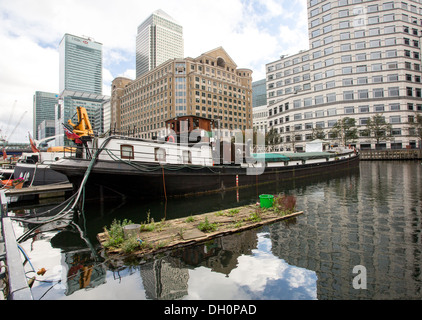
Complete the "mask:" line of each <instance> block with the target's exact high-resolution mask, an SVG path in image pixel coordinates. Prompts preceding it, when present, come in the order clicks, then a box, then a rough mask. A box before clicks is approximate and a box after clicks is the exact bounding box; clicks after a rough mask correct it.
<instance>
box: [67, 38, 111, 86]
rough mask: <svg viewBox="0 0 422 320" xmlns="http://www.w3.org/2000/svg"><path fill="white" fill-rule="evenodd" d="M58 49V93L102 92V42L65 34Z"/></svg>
mask: <svg viewBox="0 0 422 320" xmlns="http://www.w3.org/2000/svg"><path fill="white" fill-rule="evenodd" d="M59 51H60V83H59V89H60V93H62V92H63V91H64V90H71V91H79V92H89V93H93V94H102V81H103V79H102V78H103V77H102V75H103V73H102V72H103V71H102V59H103V58H102V44H101V43H98V42H96V41H93V40H92V39H91V38H85V37H78V36H74V35H71V34H65V35H64V37H63V39H62V41H61V42H60V46H59Z"/></svg>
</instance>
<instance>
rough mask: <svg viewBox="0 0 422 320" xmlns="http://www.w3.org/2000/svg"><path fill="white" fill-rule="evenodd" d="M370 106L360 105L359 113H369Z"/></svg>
mask: <svg viewBox="0 0 422 320" xmlns="http://www.w3.org/2000/svg"><path fill="white" fill-rule="evenodd" d="M368 112H369V106H359V113H368Z"/></svg>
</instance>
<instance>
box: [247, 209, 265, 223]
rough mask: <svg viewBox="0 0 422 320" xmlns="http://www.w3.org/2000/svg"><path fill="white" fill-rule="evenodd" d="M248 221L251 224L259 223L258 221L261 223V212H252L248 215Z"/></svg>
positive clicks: (257, 210)
mask: <svg viewBox="0 0 422 320" xmlns="http://www.w3.org/2000/svg"><path fill="white" fill-rule="evenodd" d="M248 220H250V221H252V222H259V221H261V220H262V218H261V211H260V210H259V209H256V210H255V211H254V212H252V213H251V214H250V215H249V219H248Z"/></svg>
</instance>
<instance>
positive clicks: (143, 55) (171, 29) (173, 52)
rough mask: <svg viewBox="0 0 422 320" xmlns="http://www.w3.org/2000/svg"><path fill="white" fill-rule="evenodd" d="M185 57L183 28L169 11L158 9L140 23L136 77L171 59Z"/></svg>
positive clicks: (137, 38) (137, 39)
mask: <svg viewBox="0 0 422 320" xmlns="http://www.w3.org/2000/svg"><path fill="white" fill-rule="evenodd" d="M183 57H184V49H183V28H182V26H181V25H180V24H178V23H177V22H176V21H175V20H174V19H173V18H172V17H170V16H169V15H168V14H167V13H165V12H164V11H162V10H157V11H155V12H153V13H152V14H151V16H149V18H147V19H146V20H145V21H144V22H143V23H142V24H140V25H139V27H138V32H137V36H136V78H138V77H140V76H141V75H143V74H144V73H146V72H148V71H150V70H152V69H154V68H156V67H157V66H159V65H160V64H162V63H164V62H166V61H167V60H169V59H175V58H181V59H183Z"/></svg>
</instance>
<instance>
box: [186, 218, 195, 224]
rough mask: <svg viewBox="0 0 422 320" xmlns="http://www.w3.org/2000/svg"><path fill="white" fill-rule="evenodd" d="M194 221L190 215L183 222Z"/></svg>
mask: <svg viewBox="0 0 422 320" xmlns="http://www.w3.org/2000/svg"><path fill="white" fill-rule="evenodd" d="M194 221H195V218H194V217H192V216H189V217H187V218H186V220H185V222H187V223H189V222H194Z"/></svg>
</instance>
